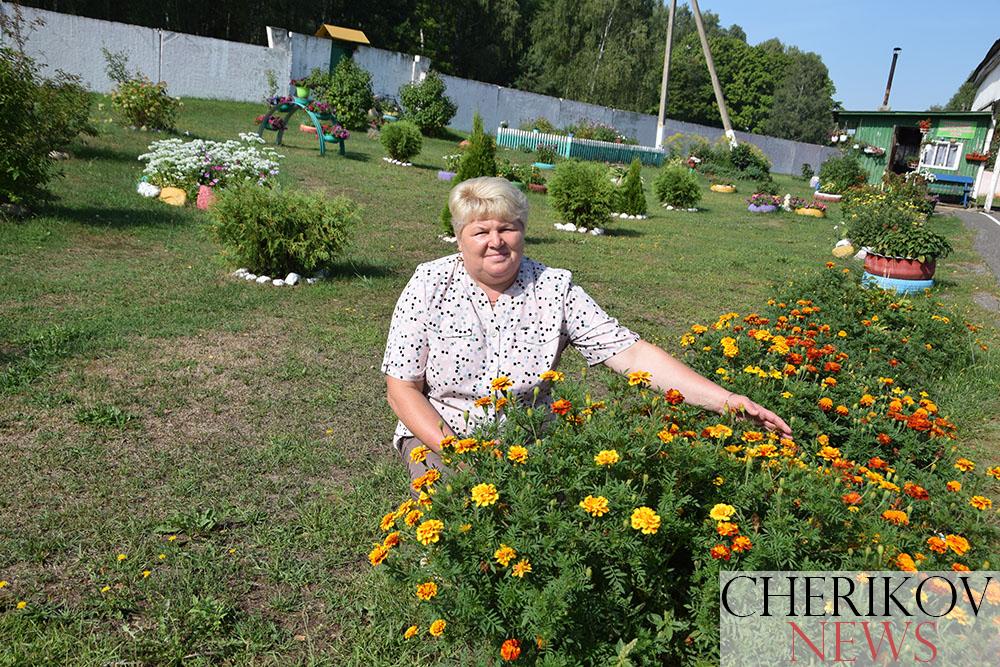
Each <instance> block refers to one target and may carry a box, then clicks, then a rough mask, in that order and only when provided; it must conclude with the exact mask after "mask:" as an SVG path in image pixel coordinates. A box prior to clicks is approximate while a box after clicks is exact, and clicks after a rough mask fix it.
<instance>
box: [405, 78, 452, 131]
mask: <svg viewBox="0 0 1000 667" xmlns="http://www.w3.org/2000/svg"><path fill="white" fill-rule="evenodd" d="M445 89H446V86H445V84H444V80H442V79H441V76H440V75H439V74H438V73H437V72H430V73H429V74H428V75H427V76H426V77H425V78H424V80H423V81H421V82H420V83H408V84H406V85H404V86H403V87H402V88H400V89H399V100H400V102H401V103H402V104H403V110H404V112H405V117H406V119H407V120H411V121H413V122H414V123H416V125H417V127H419V128H420V131H421V132H423V133H424V134H429V135H440V134H441V132H442V131H443V130H444V129H445V128H446V127H447V126H448V123H449V122H451V119H452V118H454V117H455V112H456V111H458V107H456V106H455V103H454V102H452V101H451V98H449V97H448V96H447V95H445Z"/></svg>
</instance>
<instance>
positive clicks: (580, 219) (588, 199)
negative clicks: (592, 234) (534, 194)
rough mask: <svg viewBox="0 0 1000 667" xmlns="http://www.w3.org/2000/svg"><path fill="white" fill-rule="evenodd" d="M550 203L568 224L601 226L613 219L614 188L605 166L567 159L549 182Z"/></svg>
mask: <svg viewBox="0 0 1000 667" xmlns="http://www.w3.org/2000/svg"><path fill="white" fill-rule="evenodd" d="M548 186H549V200H550V201H551V202H552V207H553V208H554V209H555V210H556V213H558V214H559V217H560V218H561V219H562V220H563V221H564V222H572V223H573V224H574V225H577V226H578V227H601V226H603V225H606V224H607V223H608V221H609V220H610V219H611V218H610V216H611V205H612V203H613V201H614V195H615V191H614V185H612V184H611V181H610V180H608V170H607V167H605V166H604V165H600V164H596V163H593V162H580V161H578V160H567V161H566V162H561V163H560V164H559V166H557V167H556V170H555V173H554V174H553V176H552V178H551V179H549V183H548Z"/></svg>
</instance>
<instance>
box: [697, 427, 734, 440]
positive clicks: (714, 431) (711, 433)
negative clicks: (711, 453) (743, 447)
mask: <svg viewBox="0 0 1000 667" xmlns="http://www.w3.org/2000/svg"><path fill="white" fill-rule="evenodd" d="M701 434H702V435H703V436H706V437H709V438H718V439H719V440H722V439H724V438H728V437H729V436H731V435H732V434H733V429H731V428H729V427H728V426H726V425H725V424H715V425H714V426H707V427H706V428H705V429H704V430H703V431H702V432H701Z"/></svg>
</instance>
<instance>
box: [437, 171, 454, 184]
mask: <svg viewBox="0 0 1000 667" xmlns="http://www.w3.org/2000/svg"><path fill="white" fill-rule="evenodd" d="M455 175H456V174H455V172H453V171H447V170H445V169H441V170H439V171H438V180H441V181H450V180H451V179H453V178H455Z"/></svg>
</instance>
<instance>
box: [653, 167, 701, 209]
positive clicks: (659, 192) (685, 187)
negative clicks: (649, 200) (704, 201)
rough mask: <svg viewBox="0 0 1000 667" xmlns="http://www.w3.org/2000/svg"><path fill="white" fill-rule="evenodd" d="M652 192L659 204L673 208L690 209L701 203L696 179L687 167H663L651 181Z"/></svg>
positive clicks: (699, 189)
mask: <svg viewBox="0 0 1000 667" xmlns="http://www.w3.org/2000/svg"><path fill="white" fill-rule="evenodd" d="M653 191H654V192H655V193H656V197H657V199H659V200H660V202H661V203H663V204H667V205H669V206H673V207H674V208H692V207H693V206H695V205H696V204H697V203H698V202H699V201H701V188H699V187H698V178H697V177H696V176H695V175H694V174H692V173H691V172H690V171H689V170H688V168H687V167H684V166H683V165H679V164H668V165H664V166H663V168H661V169H660V173H658V174H657V175H656V178H655V179H654V180H653Z"/></svg>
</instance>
